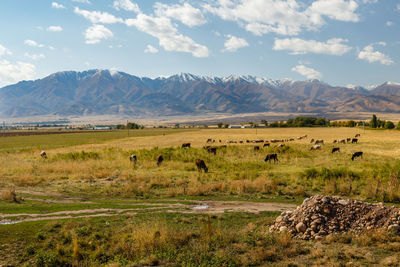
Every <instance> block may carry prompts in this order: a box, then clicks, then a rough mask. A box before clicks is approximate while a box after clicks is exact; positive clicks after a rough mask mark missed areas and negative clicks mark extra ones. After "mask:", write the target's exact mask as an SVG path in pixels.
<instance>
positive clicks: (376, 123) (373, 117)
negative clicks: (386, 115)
mask: <svg viewBox="0 0 400 267" xmlns="http://www.w3.org/2000/svg"><path fill="white" fill-rule="evenodd" d="M369 124H370V125H371V128H376V127H378V118H377V117H376V115H375V114H374V115H372V120H371V122H370V123H369Z"/></svg>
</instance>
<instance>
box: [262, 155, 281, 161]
mask: <svg viewBox="0 0 400 267" xmlns="http://www.w3.org/2000/svg"><path fill="white" fill-rule="evenodd" d="M271 160H274V163H275V162H277V161H279V160H278V154H276V153H270V154H267V156H266V157H265V159H264V161H265V162H267V161H268V162H269V163H271Z"/></svg>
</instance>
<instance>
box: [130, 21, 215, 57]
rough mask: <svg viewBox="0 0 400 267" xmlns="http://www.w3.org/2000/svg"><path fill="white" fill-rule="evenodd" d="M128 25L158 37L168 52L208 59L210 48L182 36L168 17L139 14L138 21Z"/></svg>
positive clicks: (160, 43)
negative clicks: (184, 53)
mask: <svg viewBox="0 0 400 267" xmlns="http://www.w3.org/2000/svg"><path fill="white" fill-rule="evenodd" d="M125 23H126V25H128V26H134V27H136V28H137V29H138V30H140V31H142V32H145V33H147V34H150V35H151V36H153V37H156V38H157V39H158V41H159V45H160V46H161V47H163V48H164V49H165V50H166V51H177V52H187V53H191V54H192V55H193V56H194V57H208V56H209V51H208V48H207V47H206V46H204V45H200V44H198V43H196V42H195V41H193V40H192V39H191V38H189V37H187V36H185V35H182V34H180V33H179V32H178V30H177V28H176V27H175V26H174V25H173V24H172V23H171V20H170V19H169V18H166V17H152V16H148V15H146V14H139V15H138V16H137V18H136V19H127V20H126V21H125Z"/></svg>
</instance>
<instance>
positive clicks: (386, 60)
mask: <svg viewBox="0 0 400 267" xmlns="http://www.w3.org/2000/svg"><path fill="white" fill-rule="evenodd" d="M378 44H380V45H383V44H382V43H378ZM385 45H386V43H385ZM358 58H359V59H362V60H366V61H368V62H369V63H374V62H379V63H381V64H383V65H392V64H393V63H394V62H393V60H392V59H391V58H390V57H389V56H387V55H385V54H383V53H381V52H379V51H375V50H374V47H373V44H370V45H367V46H366V47H364V49H363V50H361V51H360V52H359V53H358Z"/></svg>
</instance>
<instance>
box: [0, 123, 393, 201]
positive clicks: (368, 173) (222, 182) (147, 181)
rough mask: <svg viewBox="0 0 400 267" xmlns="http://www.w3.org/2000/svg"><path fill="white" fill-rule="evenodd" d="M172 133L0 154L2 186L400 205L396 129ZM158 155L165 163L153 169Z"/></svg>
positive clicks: (110, 193)
mask: <svg viewBox="0 0 400 267" xmlns="http://www.w3.org/2000/svg"><path fill="white" fill-rule="evenodd" d="M171 131H172V130H170V131H167V133H168V134H166V135H163V134H164V132H163V131H161V130H155V131H154V132H152V131H149V132H147V133H146V132H145V131H143V132H141V131H140V130H139V131H135V134H138V135H139V134H140V133H143V135H145V134H147V135H151V134H154V135H153V136H137V137H136V136H135V137H130V138H124V139H117V140H109V141H104V142H102V143H97V144H83V145H74V146H65V147H60V148H48V149H47V150H46V152H47V154H48V159H47V160H45V159H42V158H40V156H39V152H40V150H29V151H20V152H15V153H1V154H0V164H1V166H4V167H3V168H1V169H0V179H1V180H0V185H2V186H3V188H17V189H23V188H26V187H29V189H30V190H37V191H45V192H47V191H50V192H58V193H61V194H65V195H75V196H87V197H96V196H104V197H135V198H146V199H152V198H165V197H183V196H189V197H196V196H210V197H211V196H213V197H215V196H219V197H232V196H236V197H239V198H246V199H248V198H251V199H263V198H265V199H268V198H269V196H271V195H275V196H290V197H307V196H309V195H312V194H315V193H326V194H338V195H345V196H352V197H357V198H361V199H371V200H383V201H389V202H398V201H400V189H399V183H398V177H399V175H400V174H399V167H400V161H398V160H397V157H398V156H400V155H399V153H400V151H399V148H398V145H397V144H399V143H400V132H399V131H396V130H388V131H371V130H367V131H366V133H365V134H364V132H363V130H362V129H357V128H285V129H281V128H279V129H203V130H191V131H187V130H182V131H176V132H171ZM357 133H361V137H360V138H359V144H340V145H339V144H333V143H332V141H333V140H334V139H343V138H347V137H354V135H355V134H357ZM305 134H307V135H308V139H307V140H297V139H296V141H294V142H287V143H286V146H285V147H283V148H277V147H275V146H276V145H274V144H272V145H271V147H269V148H267V147H266V148H261V150H260V151H254V149H253V147H254V145H259V144H248V143H244V144H239V143H238V144H228V147H227V148H221V149H218V151H217V155H213V154H210V153H208V152H207V151H206V150H205V149H203V148H202V147H203V146H204V145H207V144H206V140H207V139H208V138H211V139H215V140H216V143H212V144H208V145H215V146H220V145H223V144H226V141H227V140H234V141H239V140H243V141H246V140H247V139H249V140H254V139H267V140H270V139H286V138H296V137H298V136H301V135H305ZM49 138H56V137H53V136H51V137H49ZM310 138H314V139H324V140H325V143H326V144H325V145H324V146H323V149H322V150H320V151H310V147H311V145H310V141H309V140H310ZM219 140H221V143H220V142H219ZM86 141H87V140H86ZM183 142H190V143H192V146H193V148H190V149H182V148H180V145H181V144H182V143H183ZM36 145H38V144H36ZM261 146H262V144H261ZM334 146H336V147H340V149H341V153H337V154H331V149H332V147H334ZM356 151H363V152H364V158H363V159H356V160H355V161H351V160H350V158H351V155H352V153H354V152H356ZM132 153H135V154H136V155H137V158H138V163H137V164H136V165H135V164H132V163H131V162H130V161H129V156H130V155H131V154H132ZM267 153H278V158H279V163H277V164H274V163H265V162H264V161H263V160H264V158H265V155H266V154H267ZM159 154H162V155H163V156H164V159H165V160H164V162H163V163H162V165H161V166H160V167H157V165H156V158H157V156H158V155H159ZM197 158H201V159H203V160H204V161H205V162H206V164H207V166H208V168H209V173H207V174H204V173H198V171H197V168H196V166H195V164H194V161H195V160H196V159H197Z"/></svg>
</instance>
